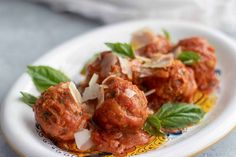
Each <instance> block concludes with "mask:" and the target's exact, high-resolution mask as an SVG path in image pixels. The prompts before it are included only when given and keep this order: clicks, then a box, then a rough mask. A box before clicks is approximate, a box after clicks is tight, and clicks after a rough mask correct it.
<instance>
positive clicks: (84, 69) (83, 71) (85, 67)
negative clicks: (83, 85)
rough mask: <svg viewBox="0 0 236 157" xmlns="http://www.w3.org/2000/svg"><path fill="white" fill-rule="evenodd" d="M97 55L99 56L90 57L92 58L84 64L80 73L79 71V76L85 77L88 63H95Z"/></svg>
mask: <svg viewBox="0 0 236 157" xmlns="http://www.w3.org/2000/svg"><path fill="white" fill-rule="evenodd" d="M99 55H100V53H96V54H94V55H93V56H92V58H90V59H89V60H88V61H87V62H86V63H85V64H84V66H83V68H82V69H81V71H80V74H82V75H85V74H86V72H87V68H88V65H89V64H90V63H92V62H93V61H95V60H96V59H97V57H98V56H99Z"/></svg>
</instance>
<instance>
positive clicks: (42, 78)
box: [27, 65, 70, 92]
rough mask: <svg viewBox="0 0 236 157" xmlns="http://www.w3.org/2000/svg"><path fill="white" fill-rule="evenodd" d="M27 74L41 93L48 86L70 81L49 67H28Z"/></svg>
mask: <svg viewBox="0 0 236 157" xmlns="http://www.w3.org/2000/svg"><path fill="white" fill-rule="evenodd" d="M27 68H28V70H27V72H28V74H29V75H30V76H31V78H32V80H33V82H34V85H35V86H36V88H37V89H38V90H39V91H40V92H43V91H44V90H46V89H48V88H49V87H50V86H53V85H56V84H59V83H60V82H68V81H70V79H69V78H68V77H67V76H66V75H65V74H63V73H62V72H60V71H59V70H55V69H53V68H51V67H49V66H31V65H29V66H28V67H27Z"/></svg>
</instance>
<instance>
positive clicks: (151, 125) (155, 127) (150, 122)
mask: <svg viewBox="0 0 236 157" xmlns="http://www.w3.org/2000/svg"><path fill="white" fill-rule="evenodd" d="M144 130H146V131H147V132H148V133H149V134H150V135H153V136H157V135H163V132H162V131H161V123H160V120H159V119H158V118H157V117H156V116H149V117H148V119H147V121H146V123H145V124H144Z"/></svg>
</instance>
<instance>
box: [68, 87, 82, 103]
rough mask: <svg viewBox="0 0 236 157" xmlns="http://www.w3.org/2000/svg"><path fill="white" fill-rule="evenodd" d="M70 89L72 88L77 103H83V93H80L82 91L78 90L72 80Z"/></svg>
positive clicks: (71, 91)
mask: <svg viewBox="0 0 236 157" xmlns="http://www.w3.org/2000/svg"><path fill="white" fill-rule="evenodd" d="M69 89H70V93H71V95H72V96H73V98H74V100H75V101H76V102H77V103H82V97H81V94H80V92H79V91H78V89H77V88H76V86H75V84H74V83H73V82H70V84H69Z"/></svg>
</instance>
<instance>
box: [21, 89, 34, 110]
mask: <svg viewBox="0 0 236 157" xmlns="http://www.w3.org/2000/svg"><path fill="white" fill-rule="evenodd" d="M20 93H21V95H22V97H21V98H20V99H21V101H23V102H24V103H26V104H27V105H29V106H30V107H32V106H33V105H34V104H35V102H36V100H37V97H35V96H33V95H31V94H29V93H27V92H20Z"/></svg>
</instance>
